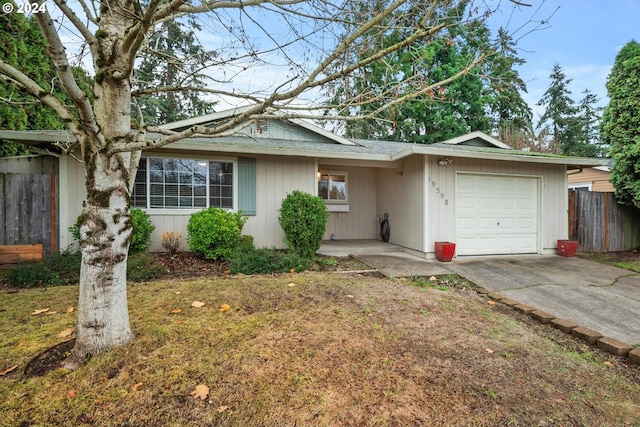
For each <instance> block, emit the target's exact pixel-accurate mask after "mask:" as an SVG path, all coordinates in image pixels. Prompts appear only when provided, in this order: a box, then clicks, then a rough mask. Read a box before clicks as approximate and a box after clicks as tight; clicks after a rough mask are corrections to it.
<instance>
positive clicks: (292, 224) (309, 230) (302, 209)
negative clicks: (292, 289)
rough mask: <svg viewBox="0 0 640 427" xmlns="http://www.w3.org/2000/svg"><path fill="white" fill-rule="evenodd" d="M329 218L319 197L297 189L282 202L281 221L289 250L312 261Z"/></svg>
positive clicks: (279, 219)
mask: <svg viewBox="0 0 640 427" xmlns="http://www.w3.org/2000/svg"><path fill="white" fill-rule="evenodd" d="M327 218H329V212H328V211H327V208H326V206H325V205H324V201H323V200H322V199H321V198H320V197H318V196H313V195H311V194H308V193H304V192H302V191H299V190H295V191H294V192H292V193H291V194H288V195H287V197H285V199H284V200H283V201H282V205H281V207H280V217H279V218H278V221H279V222H280V226H281V227H282V229H283V230H284V241H285V243H286V244H287V245H288V246H289V249H291V251H292V252H293V253H295V254H297V255H299V256H301V257H303V258H306V259H309V260H313V259H314V258H315V255H316V252H317V251H318V249H320V245H321V244H322V236H323V235H324V231H325V229H326V226H327Z"/></svg>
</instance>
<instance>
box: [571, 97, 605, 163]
mask: <svg viewBox="0 0 640 427" xmlns="http://www.w3.org/2000/svg"><path fill="white" fill-rule="evenodd" d="M582 93H583V94H584V97H583V98H582V100H581V101H580V102H579V103H578V126H579V128H578V131H579V136H578V138H579V139H578V142H577V147H576V152H575V153H571V154H574V155H578V156H583V157H604V155H605V152H606V150H605V149H604V148H603V147H602V144H601V143H600V128H599V126H600V117H601V114H600V113H601V111H602V110H603V108H602V107H600V106H598V102H599V101H600V99H599V98H598V95H596V94H594V93H593V92H591V91H590V90H589V89H585V90H584V92H582Z"/></svg>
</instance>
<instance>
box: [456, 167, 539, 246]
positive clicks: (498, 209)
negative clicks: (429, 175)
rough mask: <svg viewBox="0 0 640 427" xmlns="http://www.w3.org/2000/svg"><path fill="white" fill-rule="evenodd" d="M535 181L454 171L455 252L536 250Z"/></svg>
mask: <svg viewBox="0 0 640 427" xmlns="http://www.w3.org/2000/svg"><path fill="white" fill-rule="evenodd" d="M537 248H538V180H537V179H536V178H528V177H524V178H522V177H514V176H499V175H475V174H462V173H460V174H458V175H457V178H456V253H457V254H458V255H505V254H525V253H536V252H537Z"/></svg>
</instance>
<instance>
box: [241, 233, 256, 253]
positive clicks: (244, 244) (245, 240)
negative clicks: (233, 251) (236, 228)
mask: <svg viewBox="0 0 640 427" xmlns="http://www.w3.org/2000/svg"><path fill="white" fill-rule="evenodd" d="M254 249H255V246H253V236H249V235H246V234H243V235H242V236H240V240H239V241H238V249H237V250H238V251H240V252H249V251H252V250H254Z"/></svg>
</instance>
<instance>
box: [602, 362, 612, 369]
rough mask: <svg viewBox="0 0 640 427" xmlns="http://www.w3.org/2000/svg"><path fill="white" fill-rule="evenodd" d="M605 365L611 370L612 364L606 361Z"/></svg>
mask: <svg viewBox="0 0 640 427" xmlns="http://www.w3.org/2000/svg"><path fill="white" fill-rule="evenodd" d="M604 364H605V365H607V366H608V367H610V368H613V363H611V362H609V361H608V360H607V361H606V362H604Z"/></svg>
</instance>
